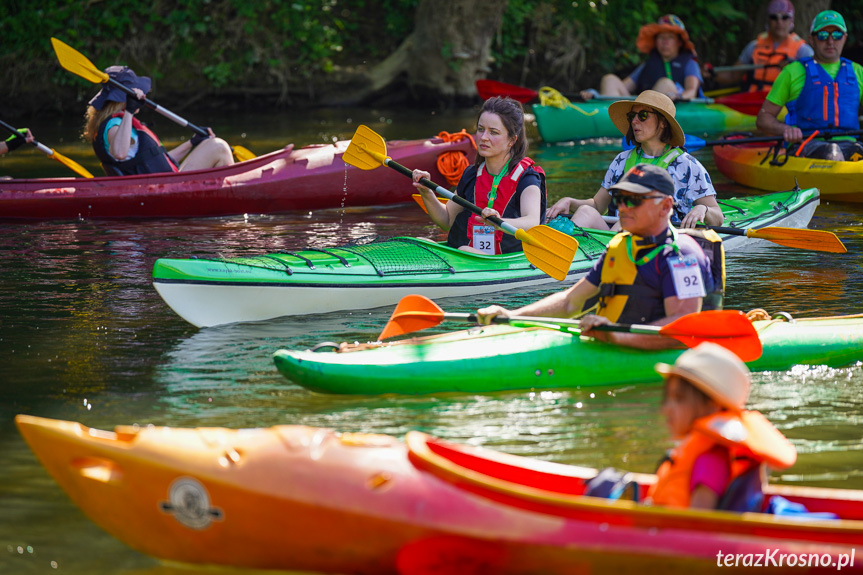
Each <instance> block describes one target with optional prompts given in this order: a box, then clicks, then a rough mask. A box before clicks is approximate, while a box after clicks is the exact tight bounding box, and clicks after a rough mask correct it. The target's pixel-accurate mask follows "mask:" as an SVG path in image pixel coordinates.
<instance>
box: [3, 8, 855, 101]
mask: <svg viewBox="0 0 863 575" xmlns="http://www.w3.org/2000/svg"><path fill="white" fill-rule="evenodd" d="M424 1H430V2H434V0H255V1H249V0H172V1H167V0H155V2H153V3H152V4H150V3H141V2H137V1H135V0H103V1H86V2H76V1H72V0H40V1H39V2H25V1H23V0H11V1H10V0H7V1H6V2H2V3H0V36H2V38H3V42H2V44H0V69H2V71H3V72H2V80H3V81H2V86H3V99H2V101H0V112H3V111H8V110H15V111H17V112H24V113H27V112H44V111H50V110H57V111H60V110H63V109H65V108H67V107H68V106H70V105H76V106H81V105H82V102H86V101H87V100H88V99H89V98H90V97H91V96H92V95H93V94H94V93H95V91H96V89H95V87H94V86H93V85H92V84H89V83H87V82H86V81H84V80H82V79H80V78H78V77H76V76H74V75H72V74H70V73H69V72H66V71H64V70H62V69H61V68H60V67H59V65H58V64H57V61H56V58H55V57H54V54H53V52H52V51H51V46H50V42H49V39H50V37H51V36H56V37H58V38H60V39H61V40H63V41H65V42H67V43H68V44H70V45H71V46H73V47H75V48H76V49H78V50H79V51H80V52H81V53H83V54H84V55H86V56H87V57H88V58H89V59H90V60H91V61H92V62H93V63H94V64H95V65H96V66H98V67H100V68H105V67H107V66H109V65H112V64H126V65H129V66H131V67H133V68H134V69H135V70H136V72H138V73H139V74H141V75H148V76H150V77H152V78H153V81H154V90H155V91H154V94H158V97H160V98H170V99H171V100H172V101H181V100H182V101H183V102H184V104H183V105H184V106H189V105H191V104H193V103H196V104H197V105H201V104H204V103H217V104H218V105H220V106H227V105H231V104H233V105H235V106H242V105H246V104H247V103H248V101H249V99H250V98H255V101H256V102H258V104H257V105H258V106H260V102H261V98H265V99H266V100H268V101H269V102H270V103H271V104H272V105H273V106H286V105H316V104H320V103H322V102H326V101H332V100H333V99H334V98H333V97H334V95H336V94H338V92H339V90H344V89H346V88H345V85H346V84H344V83H343V79H344V77H345V76H346V74H352V75H353V76H354V80H355V77H356V75H357V74H362V73H363V70H365V69H370V68H372V67H373V66H374V65H375V64H377V63H379V62H381V61H382V60H384V59H385V58H386V57H387V56H388V55H389V54H391V53H392V52H393V51H395V50H396V49H397V48H398V46H399V45H400V43H401V42H402V41H403V40H404V39H405V38H407V37H408V36H409V35H410V33H411V32H412V31H413V30H414V28H415V27H416V26H417V23H416V22H415V14H416V13H417V7H418V6H419V4H420V3H421V2H424ZM766 4H767V0H759V1H758V2H753V1H752V0H685V1H669V2H657V1H655V0H594V1H585V0H575V1H573V0H509V2H508V4H507V7H506V11H505V13H504V17H503V22H502V24H501V26H500V28H499V29H498V30H497V31H496V33H495V34H494V36H493V40H492V46H491V53H492V56H493V58H492V61H491V62H489V64H488V67H487V77H490V78H494V79H498V80H502V81H506V82H510V83H515V84H521V85H526V86H529V87H532V88H537V87H539V86H540V85H551V86H554V87H557V88H558V89H560V90H562V91H571V90H574V89H576V88H583V87H588V86H593V85H596V84H597V82H598V80H599V78H600V76H601V75H602V74H603V73H606V72H609V71H617V72H625V71H628V70H629V69H631V68H632V67H634V66H635V65H636V64H637V63H638V62H640V61H641V59H642V57H643V56H642V55H641V54H640V53H638V52H637V50H636V48H635V38H636V36H637V34H638V29H639V28H640V27H641V26H642V25H643V24H645V23H647V22H651V21H655V20H656V18H658V17H659V16H660V15H662V14H665V13H669V12H671V13H675V14H677V15H679V16H680V17H681V18H682V19H683V20H684V22H685V23H686V27H687V30H688V31H689V33H690V36H691V37H692V39H693V41H694V42H695V45H696V48H697V50H698V54H699V57H700V59H701V61H702V62H708V61H709V62H712V63H714V64H716V65H721V64H730V63H732V62H733V61H734V60H735V59H736V56H737V54H738V53H739V51H740V50H741V49H742V47H743V46H744V45H745V44H746V42H748V41H749V40H751V39H752V38H753V37H754V36H755V34H757V33H758V32H759V31H761V30H763V29H764V23H765V14H764V12H765V10H764V7H765V6H766ZM831 4H832V7H833V8H834V9H837V10H839V11H841V12H843V14H844V15H845V17H846V19H847V21H848V23H849V26H850V28H851V30H850V38H849V43H848V46H847V47H846V55H848V56H853V55H854V54H856V52H855V50H857V49H858V47H859V42H858V35H863V6H861V4H860V2H859V1H857V2H852V1H850V0H833V1H832V2H831V1H830V0H797V1H796V2H795V5H796V6H797V12H798V18H797V27H796V30H797V31H798V32H801V33H802V34H803V35H805V32H807V31H808V30H807V24H808V19H807V21H806V23H804V22H803V21H802V17H801V15H802V14H808V13H809V12H812V11H817V10H818V9H823V8H827V7H830V6H831ZM435 13H436V14H438V16H439V17H440V18H441V19H447V18H451V15H450V14H447V13H446V11H445V10H438V11H437V12H435ZM807 18H811V16H808V17H807ZM462 29H464V28H463V27H462ZM446 45H447V44H446V43H444V49H443V50H442V54H441V55H440V57H441V58H443V59H444V60H447V58H450V57H451V56H452V55H450V54H446V53H445V52H446ZM450 62H451V61H450ZM449 65H456V64H455V63H452V62H451V63H450V64H449ZM176 107H177V109H182V107H181V106H176Z"/></svg>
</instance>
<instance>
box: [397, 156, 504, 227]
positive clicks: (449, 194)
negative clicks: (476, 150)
mask: <svg viewBox="0 0 863 575" xmlns="http://www.w3.org/2000/svg"><path fill="white" fill-rule="evenodd" d="M386 165H387V166H389V167H390V168H392V169H394V170H395V171H397V172H400V173H402V174H404V175H405V176H407V177H409V178H411V179H413V176H414V173H413V171H412V170H411V169H410V168H406V167H404V166H403V165H401V164H399V163H398V162H396V161H395V160H393V159H392V158H387V159H386ZM419 183H421V184H422V185H424V186H425V187H427V188H429V189H431V190H434V191H435V192H437V193H438V194H440V195H442V196H444V197H446V198H449V199H450V200H451V201H453V202H455V203H457V204H458V205H460V206H461V207H463V208H465V209H466V210H470V211H471V212H473V213H475V214H476V215H478V216H482V208H480V207H479V206H476V205H474V204H472V203H470V202H469V201H467V200H466V199H464V198H463V197H461V196H460V195H458V194H454V193H452V192H451V191H449V190H448V189H446V188H444V187H443V186H439V185H438V184H436V183H434V182H433V181H431V180H429V179H428V178H420V181H419ZM485 219H486V220H488V221H490V222H492V223H493V224H494V225H496V226H498V227H501V228H504V229H506V225H507V224H505V223H504V221H503V220H502V219H500V218H499V217H497V216H491V217H489V218H485ZM510 233H512V232H510Z"/></svg>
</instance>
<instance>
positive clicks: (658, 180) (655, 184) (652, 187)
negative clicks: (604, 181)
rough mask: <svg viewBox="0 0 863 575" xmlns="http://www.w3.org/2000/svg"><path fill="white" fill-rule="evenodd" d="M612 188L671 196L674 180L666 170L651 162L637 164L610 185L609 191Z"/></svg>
mask: <svg viewBox="0 0 863 575" xmlns="http://www.w3.org/2000/svg"><path fill="white" fill-rule="evenodd" d="M613 190H621V191H624V192H631V193H633V194H649V193H650V192H654V191H655V192H659V193H660V194H665V195H666V196H672V197H673V196H674V180H672V179H671V176H670V175H668V170H665V169H663V168H660V167H659V166H654V165H653V164H638V165H637V166H635V167H634V168H632V169H630V170H629V171H628V172H626V173H625V174H624V175H623V177H622V178H620V181H618V182H617V183H616V184H614V185H613V186H611V189H609V191H613Z"/></svg>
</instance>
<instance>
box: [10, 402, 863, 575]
mask: <svg viewBox="0 0 863 575" xmlns="http://www.w3.org/2000/svg"><path fill="white" fill-rule="evenodd" d="M15 421H16V423H17V425H18V428H19V430H20V431H21V434H22V435H23V436H24V438H25V439H26V441H27V443H28V444H29V445H30V448H31V449H32V450H33V452H34V453H35V454H36V455H37V456H38V458H39V459H40V460H41V462H42V464H43V465H44V466H45V468H46V469H47V470H48V471H49V473H51V475H52V476H53V477H54V478H55V479H56V480H57V482H58V483H59V484H60V486H61V487H62V488H63V489H64V490H65V491H66V492H67V493H68V494H69V497H71V499H72V500H73V501H74V502H75V504H77V505H78V506H79V507H80V508H81V509H82V511H84V513H85V514H86V515H87V516H88V517H90V519H92V520H93V521H95V522H96V523H97V524H98V525H100V526H101V527H102V528H103V529H105V530H106V531H107V532H108V533H110V534H112V535H114V536H115V537H117V538H118V539H120V540H122V541H124V542H125V543H127V544H128V545H130V546H131V547H133V548H135V549H138V550H140V551H142V552H144V553H148V554H150V555H153V556H155V557H158V558H161V559H164V560H168V561H175V562H182V563H192V564H205V565H219V566H229V567H235V568H241V569H280V570H290V571H296V570H302V571H314V572H324V573H367V574H371V573H374V574H382V575H395V574H401V575H431V574H443V573H446V574H454V575H479V574H492V573H493V574H495V575H507V574H509V575H535V574H539V573H542V574H543V575H574V574H577V573H638V572H640V571H639V570H641V571H644V570H645V567H646V566H647V567H649V569H648V570H650V571H651V572H655V573H669V572H673V573H695V572H699V573H700V572H704V571H705V570H710V569H714V570H715V569H717V567H734V566H735V565H736V566H737V567H738V568H739V567H741V566H744V565H753V566H754V565H755V563H754V561H755V560H756V558H757V556H759V555H760V556H761V559H760V560H759V561H761V563H760V565H762V566H768V567H769V566H771V565H773V566H777V567H779V568H778V569H772V570H770V569H768V570H767V572H769V573H777V572H794V573H797V572H800V573H813V572H819V573H822V572H823V573H826V572H831V573H833V572H835V571H837V570H841V571H842V573H846V572H857V573H859V572H861V569H863V554H861V556H859V557H858V556H857V555H856V549H857V548H858V547H860V548H861V552H863V521H861V519H863V492H860V491H854V490H850V489H823V488H814V487H796V486H768V487H767V491H766V493H765V496H766V498H768V499H769V498H772V497H775V496H776V495H781V496H782V497H784V498H785V499H786V500H787V501H790V502H792V503H800V504H803V505H805V506H806V507H807V508H808V509H809V510H810V511H820V512H833V513H835V514H837V515H838V517H839V518H837V519H824V518H819V517H817V516H812V515H771V514H767V513H736V512H731V511H698V510H690V509H671V508H667V507H659V506H650V505H644V504H642V503H635V502H633V501H631V500H630V501H623V500H618V501H612V500H608V499H601V498H597V497H588V496H585V495H584V492H585V479H587V478H590V477H593V476H594V475H595V474H596V470H595V469H589V468H584V467H576V466H569V465H561V464H558V463H552V462H547V461H540V460H535V459H528V458H524V457H518V456H514V455H508V454H505V453H500V452H496V451H491V450H488V449H479V448H476V447H470V446H466V445H459V444H455V443H451V442H447V441H442V440H440V439H435V438H433V437H430V436H428V435H426V434H424V433H419V432H409V433H408V434H407V437H406V440H405V442H404V443H403V442H400V441H398V440H397V439H396V438H394V437H390V436H385V435H366V434H356V433H346V434H339V433H335V432H333V431H332V430H327V429H319V428H313V427H304V426H290V425H281V426H277V427H271V428H267V429H242V430H231V429H222V428H200V429H182V428H168V427H157V426H152V425H151V426H143V425H142V426H140V427H139V426H134V427H132V426H120V427H117V428H116V429H115V430H114V431H103V430H99V429H91V428H87V427H84V426H83V425H80V424H78V423H73V422H68V421H57V420H50V419H43V418H39V417H32V416H26V415H19V416H17V417H16V420H15ZM633 479H634V480H635V481H636V482H637V483H638V484H639V485H640V486H642V487H644V486H645V485H646V484H648V483H650V482H651V481H654V480H655V478H654V476H652V475H640V474H634V475H633ZM765 554H770V555H769V557H765ZM747 557H748V559H747ZM726 558H727V559H726ZM717 561H722V562H723V563H722V564H721V565H717ZM745 561H748V562H749V563H744V562H745ZM780 561H782V563H779V562H780ZM787 567H795V568H796V569H797V570H789V569H785V570H783V569H782V568H787ZM800 567H808V569H806V568H804V569H800ZM719 570H720V571H722V569H719ZM733 572H737V571H733ZM754 572H757V570H756V571H754Z"/></svg>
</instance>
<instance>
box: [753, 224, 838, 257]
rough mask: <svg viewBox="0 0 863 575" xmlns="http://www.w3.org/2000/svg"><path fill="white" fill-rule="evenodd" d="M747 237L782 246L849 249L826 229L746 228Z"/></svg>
mask: <svg viewBox="0 0 863 575" xmlns="http://www.w3.org/2000/svg"><path fill="white" fill-rule="evenodd" d="M746 237H747V238H757V239H761V240H767V241H770V242H773V243H774V244H779V245H780V246H786V247H789V248H798V249H801V250H813V251H816V252H830V253H833V254H844V253H845V252H847V251H848V250H847V249H846V248H845V244H843V243H842V240H840V239H839V238H838V237H837V236H836V234H834V233H833V232H827V231H824V230H808V229H806V228H762V229H760V230H754V229H749V230H746Z"/></svg>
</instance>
